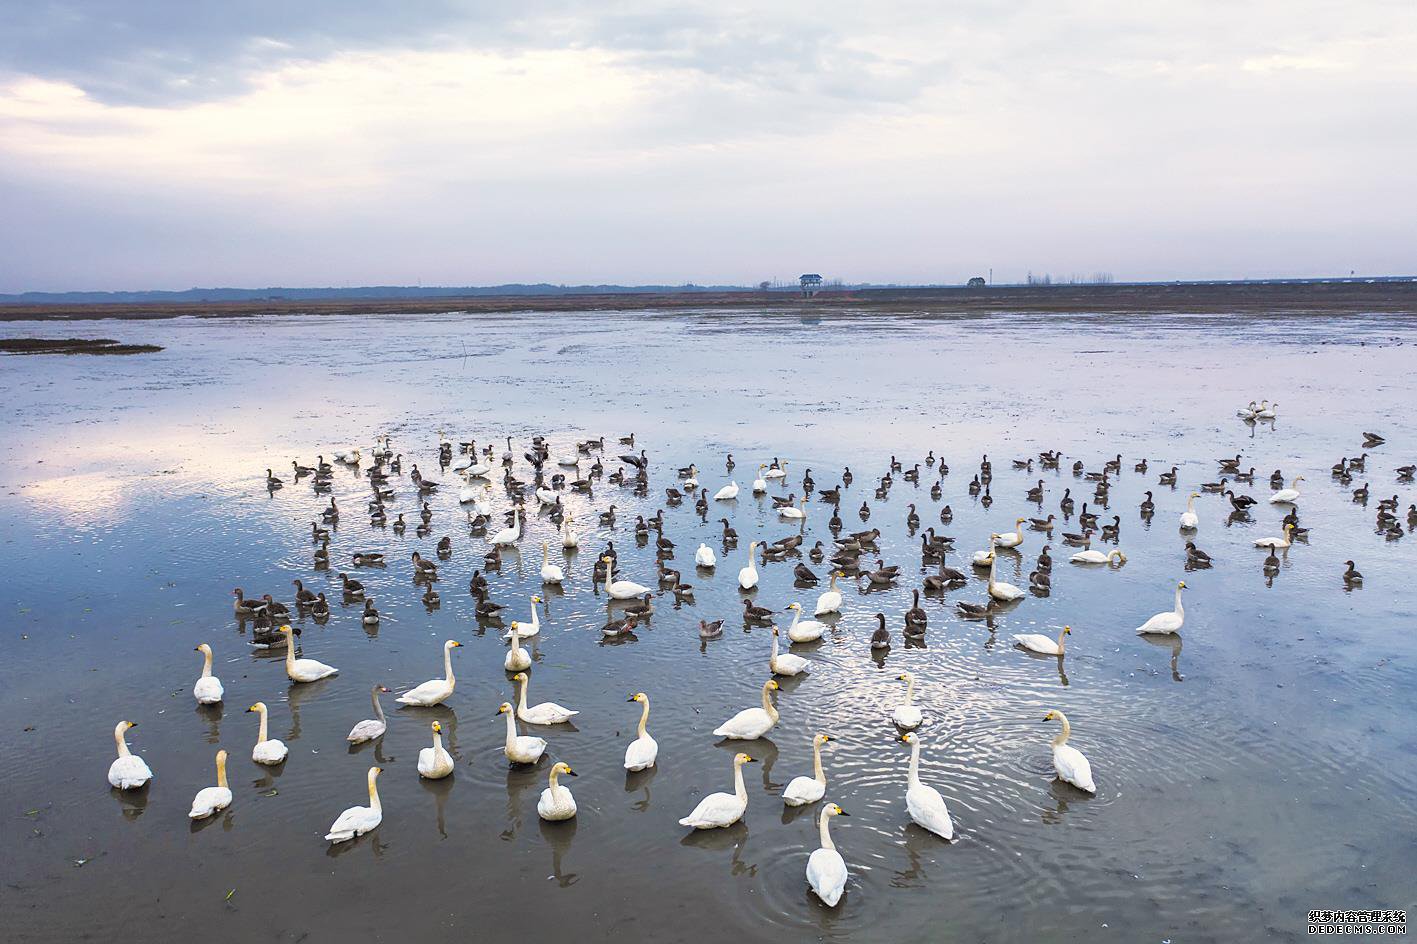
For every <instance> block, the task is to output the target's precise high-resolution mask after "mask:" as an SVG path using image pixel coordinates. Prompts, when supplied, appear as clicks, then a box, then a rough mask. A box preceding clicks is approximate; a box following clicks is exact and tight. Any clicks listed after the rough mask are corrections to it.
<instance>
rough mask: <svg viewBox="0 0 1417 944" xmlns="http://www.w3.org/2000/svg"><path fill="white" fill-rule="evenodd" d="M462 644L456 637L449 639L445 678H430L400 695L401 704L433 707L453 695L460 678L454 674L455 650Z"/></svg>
mask: <svg viewBox="0 0 1417 944" xmlns="http://www.w3.org/2000/svg"><path fill="white" fill-rule="evenodd" d="M460 646H462V643H460V642H458V641H457V640H456V639H449V640H448V641H447V642H445V643H443V675H444V677H443V678H435V679H429V680H428V681H426V682H424V683H423V684H422V685H419V686H417V687H416V688H410V689H409V690H408V691H406V692H404V693H403V694H402V695H400V696H399V697H398V702H399V704H401V705H416V706H417V707H420V708H432V707H433V706H434V705H441V704H442V703H443V702H445V701H447V700H448V699H449V698H451V697H452V695H453V689H454V688H456V687H457V684H458V680H457V678H455V677H454V676H453V650H454V649H457V648H459V647H460Z"/></svg>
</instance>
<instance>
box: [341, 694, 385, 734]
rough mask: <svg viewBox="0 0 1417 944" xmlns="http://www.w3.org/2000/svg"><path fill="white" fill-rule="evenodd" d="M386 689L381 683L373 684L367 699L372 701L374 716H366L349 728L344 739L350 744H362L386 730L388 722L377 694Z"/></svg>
mask: <svg viewBox="0 0 1417 944" xmlns="http://www.w3.org/2000/svg"><path fill="white" fill-rule="evenodd" d="M387 691H388V689H387V688H385V687H384V686H382V685H375V686H374V689H373V691H372V692H370V694H369V700H370V701H371V702H373V703H374V717H372V718H366V719H364V720H363V721H361V722H359V723H358V724H356V725H355V726H354V727H352V728H350V729H349V734H348V735H346V736H345V740H346V741H348V742H349V743H351V744H363V743H364V742H365V741H372V740H374V739H375V738H376V737H381V736H383V733H384V732H385V731H387V730H388V728H389V723H388V721H387V719H385V718H384V706H383V705H381V704H380V703H379V695H380V694H382V693H384V692H387Z"/></svg>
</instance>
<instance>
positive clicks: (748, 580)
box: [738, 541, 758, 590]
mask: <svg viewBox="0 0 1417 944" xmlns="http://www.w3.org/2000/svg"><path fill="white" fill-rule="evenodd" d="M757 550H758V542H757V541H750V542H749V543H748V566H747V567H744V568H743V569H742V570H740V571H738V586H739V587H742V588H743V589H744V590H751V589H753V588H754V587H756V586H757V585H758V562H757V556H756V551H757Z"/></svg>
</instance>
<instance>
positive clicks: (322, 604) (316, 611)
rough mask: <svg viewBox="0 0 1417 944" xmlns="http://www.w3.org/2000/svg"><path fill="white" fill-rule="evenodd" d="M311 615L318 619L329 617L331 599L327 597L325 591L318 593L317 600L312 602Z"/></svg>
mask: <svg viewBox="0 0 1417 944" xmlns="http://www.w3.org/2000/svg"><path fill="white" fill-rule="evenodd" d="M310 615H311V616H313V617H315V619H316V620H317V621H318V620H324V619H329V617H330V601H329V600H326V599H325V595H324V594H323V593H317V594H316V595H315V602H314V603H312V604H310Z"/></svg>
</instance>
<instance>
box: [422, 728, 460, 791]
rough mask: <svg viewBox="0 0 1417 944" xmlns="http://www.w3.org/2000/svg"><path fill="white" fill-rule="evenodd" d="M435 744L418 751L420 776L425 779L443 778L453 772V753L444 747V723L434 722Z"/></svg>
mask: <svg viewBox="0 0 1417 944" xmlns="http://www.w3.org/2000/svg"><path fill="white" fill-rule="evenodd" d="M432 727H433V746H432V747H425V748H423V749H422V750H421V751H419V752H418V776H420V777H422V778H423V779H425V780H442V779H443V778H444V777H446V776H448V774H450V773H452V772H453V755H451V754H449V753H448V751H447V749H446V748H444V747H443V724H442V722H440V721H434V722H433V725H432Z"/></svg>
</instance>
